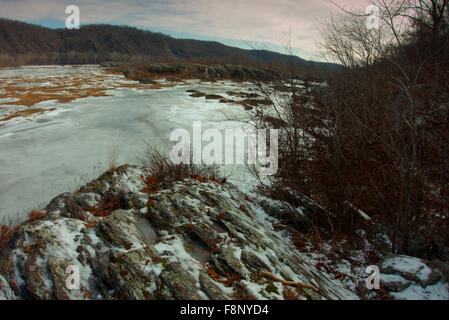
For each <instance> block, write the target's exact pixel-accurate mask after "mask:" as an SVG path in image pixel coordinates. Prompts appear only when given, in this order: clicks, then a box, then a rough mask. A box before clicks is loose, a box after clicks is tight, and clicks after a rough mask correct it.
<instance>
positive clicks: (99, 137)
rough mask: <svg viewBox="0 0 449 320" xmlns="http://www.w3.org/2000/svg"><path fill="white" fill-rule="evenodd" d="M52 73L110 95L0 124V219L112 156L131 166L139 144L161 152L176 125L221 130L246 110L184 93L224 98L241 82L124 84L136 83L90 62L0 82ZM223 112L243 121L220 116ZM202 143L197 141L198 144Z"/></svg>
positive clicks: (7, 75) (40, 79)
mask: <svg viewBox="0 0 449 320" xmlns="http://www.w3.org/2000/svg"><path fill="white" fill-rule="evenodd" d="M58 77H59V78H60V77H69V78H73V79H78V78H81V79H90V83H89V85H90V86H91V87H95V86H96V85H100V84H101V85H102V86H103V87H104V88H106V89H107V91H106V93H107V94H109V95H110V96H104V97H88V98H82V99H77V100H74V101H72V102H69V103H58V102H57V101H55V100H51V101H44V102H40V103H38V104H36V105H34V106H33V108H55V110H54V111H50V112H47V113H44V114H38V113H36V114H33V115H31V116H29V117H17V118H14V119H11V120H9V121H8V122H7V123H6V124H3V126H0V150H1V152H0V221H1V220H2V219H3V218H4V217H7V219H15V218H16V216H17V215H19V220H22V219H23V218H24V212H26V211H28V210H30V209H34V208H39V206H42V205H43V204H45V203H47V202H48V201H49V200H51V199H52V198H53V197H55V196H56V195H58V194H60V193H61V192H65V191H71V190H74V189H75V188H76V187H78V186H79V185H80V184H82V183H86V182H87V181H89V180H91V179H93V178H96V176H97V175H98V174H100V173H101V172H102V171H104V170H106V169H108V166H109V165H111V164H112V163H111V162H113V160H115V158H117V161H116V162H117V163H116V164H120V163H137V161H138V160H137V159H138V156H139V155H140V154H141V152H142V148H143V147H144V141H147V142H149V143H151V144H155V145H158V146H160V147H161V148H162V147H166V150H167V155H168V147H167V145H168V143H169V137H170V133H171V131H172V130H174V129H178V128H184V129H187V130H189V131H190V132H191V131H192V122H193V121H202V127H203V132H204V129H206V128H217V129H220V130H224V129H225V128H229V127H230V128H234V127H242V126H247V125H248V124H247V122H248V119H247V117H248V113H246V112H245V111H244V110H243V108H242V107H241V106H239V105H231V104H223V103H219V101H218V100H206V99H204V98H201V99H198V98H192V97H190V96H189V93H187V92H186V90H189V89H195V90H198V91H202V92H206V93H213V94H222V95H223V96H226V94H225V93H226V92H227V91H232V90H233V91H246V90H247V89H248V88H249V87H250V84H248V83H233V82H230V81H222V82H216V83H200V81H197V80H194V81H191V82H187V83H182V84H178V85H177V86H174V87H166V88H162V89H158V90H154V89H145V87H141V86H138V85H136V86H133V85H130V86H127V85H129V84H133V83H134V84H136V82H132V81H128V80H126V79H124V78H123V76H118V75H112V74H106V73H105V72H104V70H103V69H101V68H100V67H97V66H81V67H76V66H75V67H73V66H38V67H36V66H28V67H20V68H6V69H1V70H0V80H1V81H3V82H4V83H9V84H11V83H14V82H20V81H22V82H26V83H27V84H28V86H25V87H24V89H29V88H31V87H33V86H42V85H43V84H45V85H47V86H48V84H49V83H50V84H51V83H53V82H54V80H55V79H59V78H58ZM52 78H53V80H52ZM24 79H25V80H24ZM45 79H47V80H45ZM95 79H98V81H97V80H95ZM117 83H122V84H127V85H123V86H119V85H116V84H117ZM85 84H86V83H85ZM115 85H116V86H115ZM109 88H110V89H109ZM7 101H9V100H7ZM2 103H3V105H2ZM5 103H6V102H5V101H1V102H0V108H2V109H0V116H1V114H5V113H6V112H7V111H10V110H11V109H10V108H12V106H10V105H5ZM14 108H19V109H20V108H22V109H24V108H26V107H25V106H22V107H21V106H14ZM229 117H231V118H234V119H235V118H239V119H242V120H246V121H243V122H240V121H228V120H227V119H229ZM244 122H246V123H244ZM223 136H224V135H223ZM206 144H207V142H205V143H203V147H204V145H206ZM225 170H226V172H227V174H230V175H232V177H235V178H236V179H237V180H236V181H237V182H239V183H240V184H241V185H247V184H248V179H249V175H247V174H246V173H245V172H246V171H245V168H242V167H241V166H240V167H239V166H231V167H228V168H226V169H225ZM232 177H231V179H232Z"/></svg>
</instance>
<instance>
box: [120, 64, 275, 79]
mask: <svg viewBox="0 0 449 320" xmlns="http://www.w3.org/2000/svg"><path fill="white" fill-rule="evenodd" d="M113 69H114V70H115V71H118V72H122V73H123V74H124V75H125V77H126V78H128V79H130V80H135V81H140V82H141V83H150V84H153V83H154V80H157V79H161V78H167V79H169V80H173V81H180V79H203V80H209V81H211V80H212V81H213V80H233V81H273V80H278V79H281V75H280V74H279V73H277V72H274V71H271V70H265V69H261V68H256V67H251V66H244V65H232V64H226V65H218V64H216V65H203V64H194V63H179V64H165V63H155V64H148V65H143V66H127V65H119V66H116V67H114V68H113Z"/></svg>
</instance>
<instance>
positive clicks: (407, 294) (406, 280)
mask: <svg viewBox="0 0 449 320" xmlns="http://www.w3.org/2000/svg"><path fill="white" fill-rule="evenodd" d="M429 264H431V263H427V262H426V261H424V260H422V259H419V258H415V257H410V256H404V255H390V256H388V257H386V258H385V259H383V260H382V261H381V262H380V263H379V268H380V271H381V274H380V280H381V282H382V283H383V285H384V286H385V288H386V289H387V290H388V291H390V294H391V295H392V296H393V297H394V298H396V299H413V300H414V299H419V300H421V299H432V300H433V299H449V285H448V283H447V281H442V277H441V273H440V271H439V270H438V269H436V268H431V267H430V266H429Z"/></svg>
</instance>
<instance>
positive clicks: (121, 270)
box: [0, 165, 357, 299]
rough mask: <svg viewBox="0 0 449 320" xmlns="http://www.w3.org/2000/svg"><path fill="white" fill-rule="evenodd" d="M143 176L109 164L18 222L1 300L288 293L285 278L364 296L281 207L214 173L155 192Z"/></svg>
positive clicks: (313, 294) (1, 267) (310, 293)
mask: <svg viewBox="0 0 449 320" xmlns="http://www.w3.org/2000/svg"><path fill="white" fill-rule="evenodd" d="M143 176H145V174H144V172H143V171H142V170H141V169H139V168H137V167H134V166H128V165H127V166H122V167H119V168H117V169H115V170H110V171H108V172H107V173H105V174H103V175H102V176H100V177H99V178H98V179H97V180H95V181H92V182H90V183H88V184H87V185H85V186H83V187H82V188H80V189H79V190H78V191H77V192H74V193H64V194H61V195H60V196H58V197H56V198H55V199H53V200H52V201H51V202H50V203H49V205H48V206H47V207H46V208H45V209H44V211H43V213H44V214H45V215H44V217H39V219H32V221H31V220H30V221H27V222H25V223H23V224H22V225H20V226H18V227H17V228H15V229H14V230H13V231H12V232H11V233H10V234H9V235H8V237H7V239H6V241H4V242H3V244H2V248H1V249H0V259H1V261H2V263H1V264H0V299H2V298H3V299H14V298H19V299H29V298H31V299H248V298H256V299H283V298H284V296H283V292H284V290H285V287H286V286H288V287H289V289H291V290H293V291H295V292H296V294H297V296H298V298H299V299H355V298H357V296H356V295H354V294H353V293H351V292H350V291H348V290H346V289H344V288H342V287H341V286H339V285H338V284H337V283H336V282H334V281H333V280H330V279H329V278H327V277H326V276H325V275H323V274H321V273H320V272H319V271H317V270H316V269H315V268H314V267H313V266H311V265H310V264H309V263H308V260H307V259H306V258H305V257H304V256H302V254H301V253H300V252H298V251H297V250H296V249H295V247H294V246H293V245H292V243H291V241H290V239H289V237H288V235H286V234H285V233H283V231H274V230H275V229H274V228H273V225H272V222H271V220H274V219H270V218H271V217H270V216H269V213H270V211H276V210H275V208H274V206H269V205H268V204H267V203H264V207H266V208H268V207H270V208H271V209H270V210H264V209H263V208H262V206H261V205H260V204H259V203H258V202H257V201H255V199H251V197H250V196H248V195H246V194H244V193H242V192H240V191H239V190H238V189H237V188H235V187H234V186H232V185H230V184H228V183H223V182H217V181H215V179H212V180H204V179H194V178H189V179H185V180H183V181H179V182H177V183H174V184H173V185H171V186H170V187H168V186H167V187H166V188H165V189H160V190H158V191H157V192H154V193H151V194H149V193H148V191H147V190H148V188H147V185H146V184H145V183H144V179H142V177H143ZM77 271H79V287H76V284H77V281H76V277H75V276H76V274H77ZM72 273H73V274H72ZM291 290H289V292H291Z"/></svg>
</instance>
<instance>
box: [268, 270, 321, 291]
mask: <svg viewBox="0 0 449 320" xmlns="http://www.w3.org/2000/svg"><path fill="white" fill-rule="evenodd" d="M261 275H262V276H265V277H268V278H270V279H271V280H273V281H277V282H281V283H282V284H285V285H287V286H294V287H300V288H309V289H312V290H313V291H315V292H319V290H318V288H317V287H314V286H312V285H311V284H305V283H301V282H294V281H287V280H283V279H280V278H278V277H276V276H274V275H273V274H271V273H269V272H266V271H262V272H261Z"/></svg>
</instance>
